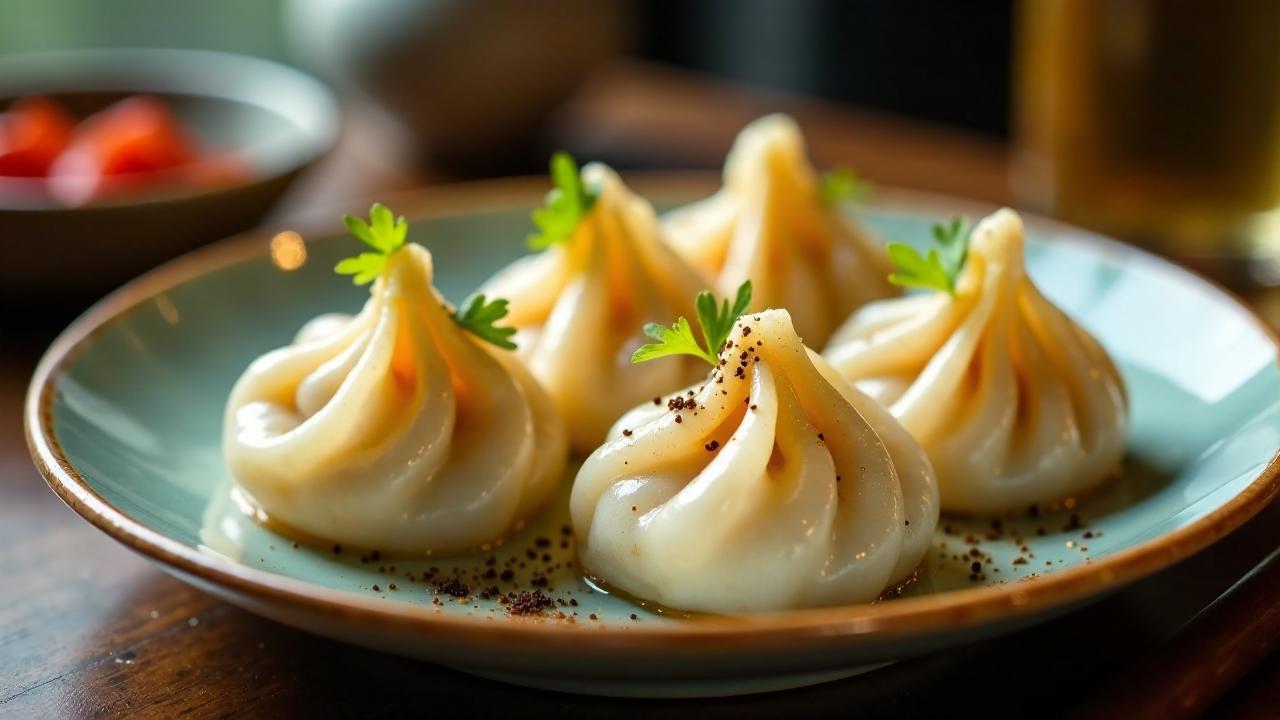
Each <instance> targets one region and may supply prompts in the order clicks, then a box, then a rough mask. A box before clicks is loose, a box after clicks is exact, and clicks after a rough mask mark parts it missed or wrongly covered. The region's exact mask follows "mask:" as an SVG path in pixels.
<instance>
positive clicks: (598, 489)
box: [570, 310, 938, 613]
mask: <svg viewBox="0 0 1280 720" xmlns="http://www.w3.org/2000/svg"><path fill="white" fill-rule="evenodd" d="M744 326H745V327H747V328H750V334H749V335H746V336H744V335H743V334H742V333H743V331H742V329H741V328H742V327H744ZM732 339H733V340H734V341H735V342H734V345H733V346H732V347H728V348H726V349H725V351H724V352H723V353H722V354H721V358H723V359H726V360H727V364H726V365H724V366H722V367H721V369H720V370H718V371H717V372H716V373H715V376H713V377H712V378H710V379H708V380H707V381H706V382H705V383H704V384H702V385H700V386H696V387H694V388H691V389H690V390H689V391H688V392H683V393H680V394H678V395H677V396H675V397H676V398H679V399H680V400H682V401H686V402H685V404H686V405H692V407H684V408H682V409H669V407H668V406H666V405H664V406H655V405H654V404H653V403H652V402H650V403H648V404H646V405H642V406H640V407H638V408H636V409H635V410H633V411H632V412H630V413H628V414H627V415H625V416H623V417H622V418H621V419H620V420H619V421H618V424H617V425H616V426H615V427H614V428H613V431H612V432H611V433H610V437H611V439H610V440H609V441H608V442H606V443H605V444H604V445H603V446H601V447H600V448H599V449H598V450H596V451H595V452H594V453H592V455H591V456H590V457H589V458H588V459H587V461H586V462H585V463H584V464H583V466H582V468H581V470H580V471H579V473H578V476H577V478H576V479H575V481H574V485H573V492H572V495H571V499H570V511H571V513H572V517H573V523H574V531H575V532H576V534H577V538H578V547H579V555H580V557H581V560H582V563H583V565H584V566H585V568H586V570H587V572H589V573H590V574H591V575H593V576H595V577H596V578H598V579H600V580H602V581H603V582H605V583H606V584H607V585H609V586H612V587H615V588H620V589H622V590H624V591H626V592H628V593H630V594H632V595H634V596H636V597H639V598H642V599H645V600H650V601H653V602H656V603H659V604H661V605H664V606H668V607H673V608H679V609H683V610H692V611H703V612H718V613H724V612H744V611H769V610H784V609H791V608H806V607H818V606H830V605H840V604H846V603H859V602H869V601H873V600H875V599H877V598H878V597H879V596H880V595H881V594H882V593H883V592H884V591H885V589H886V588H890V587H892V586H894V585H895V584H898V583H901V582H903V581H905V580H907V579H909V578H910V577H911V576H912V574H913V573H914V571H915V569H916V567H917V566H918V565H919V564H920V561H921V559H922V558H923V557H924V555H925V552H926V551H927V550H928V547H929V543H930V540H931V538H932V536H933V531H934V527H935V526H936V525H937V521H938V490H937V485H936V483H935V481H934V476H933V470H932V469H931V468H930V466H929V461H928V459H927V457H926V456H925V454H924V451H923V450H921V449H920V446H919V445H917V444H916V442H915V440H913V439H912V438H911V436H910V435H909V434H908V433H907V432H906V430H904V429H903V428H902V427H901V426H900V425H899V424H898V423H897V421H895V420H894V419H893V417H892V416H891V415H890V414H889V413H888V411H887V410H885V409H884V408H883V407H881V406H880V405H878V404H877V403H876V402H875V401H874V400H872V399H871V398H869V397H867V396H865V395H863V394H862V393H860V392H858V391H857V390H856V389H854V388H853V386H852V385H850V384H849V383H847V382H845V381H843V380H842V379H841V378H840V377H839V376H838V375H837V374H836V373H835V371H834V370H832V369H831V368H830V367H828V366H827V365H826V363H825V362H824V361H823V360H822V358H821V357H819V356H818V355H817V354H816V353H813V352H812V351H810V350H809V349H808V348H806V347H805V346H804V344H803V343H802V342H801V341H800V338H799V337H798V336H797V335H796V332H795V330H794V328H793V327H792V324H791V318H790V316H789V315H788V314H787V312H786V311H784V310H767V311H765V312H762V313H759V314H757V315H746V316H743V317H742V318H741V319H740V320H739V326H738V327H737V328H735V332H734V333H733V335H732ZM742 353H746V356H747V359H746V360H745V361H743V360H742V359H741V357H742ZM757 358H759V360H758V361H757ZM743 362H745V367H743V365H742V364H743ZM739 368H741V373H740V374H739V372H738V371H739ZM672 402H674V401H672Z"/></svg>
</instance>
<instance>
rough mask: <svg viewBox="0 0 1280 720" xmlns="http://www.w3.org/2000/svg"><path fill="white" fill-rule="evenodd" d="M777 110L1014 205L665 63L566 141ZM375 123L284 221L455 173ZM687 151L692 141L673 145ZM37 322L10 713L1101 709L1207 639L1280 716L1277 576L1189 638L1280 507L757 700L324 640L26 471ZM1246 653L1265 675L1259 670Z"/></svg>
mask: <svg viewBox="0 0 1280 720" xmlns="http://www.w3.org/2000/svg"><path fill="white" fill-rule="evenodd" d="M775 109H786V110H790V111H792V112H794V113H795V114H796V115H797V117H798V118H799V119H800V120H801V122H802V124H803V125H804V126H805V128H806V131H807V132H808V134H809V136H810V139H811V144H812V146H813V152H814V154H815V155H816V156H817V157H818V158H819V160H820V162H823V163H834V162H847V163H851V164H854V165H855V166H857V167H859V168H861V169H862V170H863V171H864V172H865V173H866V174H867V175H869V176H870V177H872V178H876V179H879V180H882V181H886V182H892V183H893V184H899V185H905V186H913V187H923V188H925V189H931V190H937V191H941V192H949V193H952V194H956V195H966V196H970V197H977V198H980V199H984V200H994V201H1003V200H1005V199H1006V198H1007V194H1008V193H1007V186H1006V184H1005V179H1004V178H1005V167H1006V162H1007V160H1006V155H1005V151H1004V149H1003V148H1002V147H1001V146H1000V145H999V144H997V143H996V142H994V141H992V140H988V139H983V138H971V137H967V136H964V135H962V134H959V133H956V132H954V131H950V130H941V129H937V128H930V127H925V126H918V125H914V124H911V123H906V122H901V121H898V120H894V119H889V118H884V117H879V116H875V115H871V114H866V113H860V112H856V111H852V110H847V109H843V108H831V107H828V106H824V105H822V104H819V103H815V102H813V101H808V100H803V99H798V98H788V97H785V96H780V95H776V94H766V93H762V92H760V91H755V90H751V89H749V88H741V87H733V86H728V85H722V84H718V83H711V82H708V81H706V80H703V79H699V78H692V77H687V76H680V75H674V74H672V73H670V72H667V71H661V70H654V69H652V68H647V67H637V66H619V67H617V68H613V69H611V70H609V71H606V72H605V73H604V74H602V75H601V76H600V77H598V78H597V79H596V80H595V81H593V83H592V84H591V85H590V86H588V87H587V88H586V89H585V90H584V93H583V95H582V96H581V97H579V98H578V99H577V100H575V101H574V102H573V103H572V104H571V105H570V106H568V107H567V108H565V109H564V110H563V112H562V113H561V114H560V115H559V116H558V117H557V119H556V122H555V123H554V124H553V126H552V129H551V130H550V135H549V136H548V139H547V142H548V145H549V146H562V145H563V146H565V147H568V148H569V149H571V150H573V151H575V152H576V153H577V154H579V155H580V156H582V157H593V158H602V159H605V160H609V161H612V162H615V163H617V164H619V165H623V166H626V165H644V166H656V165H660V166H673V167H679V166H697V167H710V166H713V165H714V164H715V163H716V162H718V160H719V158H720V156H721V154H722V153H723V151H724V150H725V149H726V148H727V146H728V143H729V141H730V140H731V139H732V137H733V134H734V132H735V131H736V130H737V128H738V127H739V126H740V125H741V124H742V123H743V122H745V121H746V120H748V119H751V118H752V117H755V116H757V115H759V114H761V113H762V112H766V111H770V110H775ZM374 128H376V125H375V124H374V123H373V122H372V121H367V122H366V120H365V119H361V117H360V115H359V112H357V113H356V115H355V116H354V117H353V118H352V123H351V127H350V132H349V133H348V137H347V138H345V139H344V144H343V146H342V148H341V149H340V150H339V152H338V154H337V156H335V157H334V158H332V159H331V160H330V161H329V162H328V163H327V164H326V166H324V167H323V168H322V169H320V170H319V171H318V173H317V174H316V175H315V176H313V177H312V178H310V179H309V180H308V182H307V183H306V184H305V185H304V187H302V188H300V189H299V192H298V193H297V194H295V195H294V197H292V198H291V199H290V200H289V201H288V202H287V203H286V205H285V209H284V210H283V211H282V212H283V213H285V215H283V217H286V218H287V217H288V213H291V212H300V211H302V210H303V209H306V208H308V207H314V206H315V205H316V204H325V205H352V204H354V199H356V198H359V199H360V201H361V202H363V200H364V199H365V198H367V197H368V196H370V195H373V194H376V193H377V192H380V191H386V190H391V189H397V188H403V187H407V186H410V185H415V184H420V183H422V182H427V181H434V180H438V179H441V178H438V177H435V176H430V175H427V174H424V173H422V172H419V171H413V170H407V169H406V168H404V167H403V166H402V164H398V163H397V161H396V159H395V157H394V152H389V154H388V155H387V156H385V157H382V158H378V157H376V154H375V153H372V152H370V149H371V148H373V147H375V146H377V143H374V142H369V140H368V138H369V135H370V134H372V133H376V130H375V129H374ZM362 133H363V135H362ZM670 138H678V139H679V141H680V143H681V144H680V146H679V147H678V148H676V149H672V146H670V145H663V144H662V143H661V142H659V140H660V139H662V140H665V139H670ZM659 147H662V148H665V149H663V150H662V151H659V149H658V148H659ZM382 150H383V151H384V152H387V149H386V148H382ZM640 159H643V162H642V161H641V160H640ZM1255 301H1256V303H1257V306H1258V307H1260V308H1262V309H1263V310H1264V311H1266V312H1275V308H1280V302H1277V301H1276V300H1275V298H1274V297H1273V296H1270V295H1265V296H1262V295H1259V296H1256V297H1255ZM5 310H6V312H5V313H4V314H5V315H11V314H13V313H14V312H18V311H20V312H22V313H23V314H26V313H28V310H27V309H20V308H17V307H6V308H5ZM35 317H36V319H35V321H34V322H24V323H22V324H21V327H16V324H15V323H12V322H9V323H8V324H0V716H3V717H15V718H52V717H104V716H117V717H139V718H149V717H329V716H375V717H389V716H403V715H435V714H440V713H446V712H448V713H451V714H452V713H454V712H457V713H463V714H464V715H465V716H467V717H471V716H475V717H487V716H490V715H499V714H501V715H509V714H511V713H513V712H520V713H530V712H531V713H537V716H542V715H544V714H546V713H557V714H561V715H563V716H566V717H567V716H568V714H570V713H573V714H580V715H596V714H604V713H608V714H609V715H611V716H616V717H641V716H644V717H648V716H652V715H654V714H656V713H672V714H682V713H685V712H696V713H697V714H698V715H700V716H704V717H732V718H742V717H768V716H777V715H779V714H782V713H784V712H790V713H795V712H803V713H804V714H805V716H814V717H819V716H826V715H842V716H849V715H851V714H853V713H856V714H857V715H858V716H865V717H901V716H903V715H904V714H905V715H907V716H913V715H930V716H938V715H941V714H942V713H944V712H945V713H947V714H953V713H955V712H960V711H962V710H966V709H973V710H981V711H982V712H983V714H985V715H989V716H991V715H994V716H1019V717H1033V716H1036V717H1038V716H1048V717H1059V716H1067V715H1071V714H1073V713H1079V712H1086V711H1089V712H1090V713H1092V711H1093V710H1096V709H1097V708H1098V707H1100V706H1099V705H1098V703H1103V705H1102V706H1101V707H1110V705H1108V704H1107V703H1109V702H1110V701H1109V699H1108V698H1109V695H1108V693H1114V692H1116V690H1115V688H1116V687H1117V683H1118V684H1119V687H1120V688H1121V695H1123V694H1124V692H1123V691H1124V688H1125V680H1124V679H1125V678H1126V677H1129V676H1130V674H1131V673H1135V672H1141V671H1143V668H1148V667H1151V665H1150V663H1151V662H1152V658H1153V657H1155V658H1159V657H1160V656H1162V655H1167V654H1170V653H1173V652H1176V651H1177V650H1178V649H1180V648H1185V647H1188V644H1187V643H1188V642H1189V641H1188V637H1190V643H1191V644H1190V647H1193V648H1195V652H1196V653H1199V654H1200V655H1192V656H1190V657H1188V658H1187V659H1186V660H1185V661H1184V663H1183V665H1185V666H1187V667H1189V668H1190V669H1191V672H1183V673H1182V674H1180V675H1179V677H1182V678H1185V679H1186V680H1185V681H1186V682H1189V683H1191V685H1190V686H1188V688H1182V689H1190V690H1191V691H1192V692H1194V691H1195V690H1196V688H1200V689H1201V690H1202V691H1203V693H1204V694H1205V697H1206V698H1208V701H1207V702H1201V703H1199V704H1198V705H1196V706H1195V708H1194V709H1201V708H1204V707H1210V708H1212V710H1213V712H1214V713H1215V714H1217V715H1219V716H1223V717H1258V716H1266V715H1268V714H1270V715H1272V716H1274V715H1275V713H1276V712H1277V708H1280V657H1278V656H1277V655H1276V654H1275V653H1274V652H1272V654H1271V655H1270V656H1269V657H1268V658H1266V659H1264V660H1262V663H1261V664H1260V665H1257V666H1256V667H1252V669H1251V670H1250V669H1248V668H1242V670H1243V671H1242V672H1238V673H1234V674H1233V676H1232V677H1230V678H1229V682H1224V680H1223V678H1222V673H1219V672H1217V671H1216V670H1215V668H1216V667H1219V666H1221V665H1222V663H1224V662H1229V661H1230V660H1231V658H1232V657H1236V656H1234V655H1232V654H1231V653H1233V652H1237V651H1239V652H1240V653H1247V652H1248V649H1247V647H1245V646H1244V645H1231V644H1230V643H1227V642H1226V641H1228V640H1229V639H1230V638H1231V637H1233V633H1234V632H1236V631H1235V630H1234V628H1238V627H1239V625H1238V624H1236V623H1233V622H1230V619H1231V617H1232V616H1235V615H1238V614H1240V613H1245V614H1250V613H1251V614H1254V615H1259V616H1262V617H1263V619H1264V620H1266V621H1267V622H1269V623H1270V624H1262V623H1261V622H1260V623H1255V624H1254V625H1252V626H1251V627H1253V628H1255V631H1256V632H1274V631H1275V612H1276V606H1275V603H1276V602H1277V600H1276V595H1275V592H1276V589H1275V585H1276V580H1275V571H1274V569H1271V570H1265V569H1264V570H1265V571H1266V573H1267V574H1266V575H1264V576H1263V578H1262V581H1261V582H1259V583H1258V584H1257V585H1256V586H1255V587H1254V588H1253V589H1252V590H1250V591H1249V592H1248V593H1247V594H1246V596H1245V599H1246V601H1245V602H1241V601H1240V600H1236V601H1234V602H1233V603H1232V604H1230V605H1228V608H1229V611H1221V610H1220V611H1218V612H1217V614H1216V617H1217V618H1218V620H1217V621H1216V622H1217V624H1215V625H1203V624H1201V623H1199V622H1197V623H1196V624H1195V625H1193V626H1192V627H1191V629H1190V631H1189V632H1187V633H1180V632H1179V631H1180V629H1182V628H1183V626H1184V625H1185V624H1187V623H1188V622H1189V621H1191V620H1192V619H1193V618H1195V617H1196V616H1197V614H1198V613H1201V612H1202V611H1204V609H1205V608H1206V606H1208V605H1210V603H1212V602H1213V601H1214V600H1215V599H1216V598H1218V597H1219V596H1220V595H1221V594H1223V593H1224V592H1225V591H1227V590H1228V589H1229V588H1231V587H1232V586H1233V585H1235V584H1236V583H1237V582H1238V581H1240V579H1241V578H1242V577H1243V576H1244V575H1245V574H1246V573H1248V572H1249V571H1250V570H1251V569H1253V568H1254V567H1255V566H1256V565H1258V564H1259V563H1260V562H1261V561H1263V560H1264V558H1266V557H1267V556H1268V554H1270V553H1271V552H1272V551H1273V550H1275V548H1277V547H1278V546H1280V505H1273V506H1272V507H1270V508H1267V509H1266V510H1264V511H1263V513H1262V514H1261V515H1259V516H1258V517H1256V518H1255V519H1254V520H1252V521H1251V522H1249V523H1248V524H1247V525H1245V526H1244V527H1243V528H1241V529H1240V530H1238V531H1237V532H1235V533H1233V534H1232V535H1231V536H1229V537H1228V538H1226V539H1225V540H1224V541H1222V542H1221V543H1219V544H1217V545H1215V546H1214V547H1212V548H1210V549H1208V550H1206V551H1204V552H1202V553H1200V554H1199V555H1197V556H1195V557H1193V558H1191V559H1189V560H1187V561H1185V562H1183V563H1181V564H1179V565H1177V566H1176V567H1174V568H1171V569H1169V570H1167V571H1165V572H1162V573H1160V574H1159V575H1157V576H1155V577H1153V578H1150V579H1148V580H1146V581H1143V582H1141V583H1139V584H1137V585H1134V586H1132V587H1130V588H1128V589H1125V590H1123V591H1121V592H1119V593H1117V594H1115V595H1113V596H1111V597H1109V598H1107V599H1105V600H1103V601H1101V602H1099V603H1097V604H1094V605H1092V606H1090V607H1087V608H1084V609H1082V610H1079V611H1076V612H1074V613H1072V614H1069V615H1067V616H1065V617H1062V618H1060V619H1058V620H1056V621H1053V622H1049V623H1046V624H1044V625H1041V626H1038V627H1035V628H1032V629H1029V630H1026V631H1023V632H1020V633H1017V634H1014V635H1011V636H1007V637H1004V638H1001V639H998V640H995V641H991V642H987V643H982V644H977V645H973V646H969V647H964V648H960V649H958V650H955V651H952V652H948V653H944V654H940V655H934V656H929V657H924V658H919V659H915V660H910V661H906V662H902V663H898V664H896V665H893V666H890V667H887V668H885V669H883V670H880V671H877V672H875V673H873V674H870V675H867V676H863V677H859V678H853V679H850V680H847V681H842V682H838V683H832V684H829V685H824V686H820V687H815V688H808V689H803V690H796V691H789V692H783V693H775V694H771V695H765V696H759V697H751V698H737V699H732V698H731V699H723V700H705V701H685V702H678V703H677V702H642V701H622V700H607V699H598V698H584V697H575V696H570V695H560V694H555V693H548V692H541V691H533V690H526V689H522V688H517V687H511V686H506V685H501V684H498V683H494V682H490V681H486V680H481V679H477V678H472V677H469V676H466V675H462V674H460V673H457V672H454V671H451V670H448V669H445V668H440V667H436V666H432V665H427V664H423V663H419V662H414V661H409V660H403V659H400V658H396V657H391V656H387V655H383V654H379V653H375V652H371V651H366V650H362V649H359V648H355V647H351V646H347V645H342V644H339V643H336V642H333V641H329V640H325V639H321V638H317V637H313V636H309V635H306V634H303V633H300V632H298V631H295V630H291V629H289V628H285V627H283V626H280V625H276V624H274V623H272V622H269V621H266V620H262V619H259V618H257V617H255V616H253V615H251V614H249V613H246V612H244V611H241V610H239V609H237V608H234V607H232V606H229V605H226V604H225V603H222V602H220V601H217V600H214V599H213V598H211V597H210V596H208V595H205V594H204V593H201V592H199V591H197V590H194V589H192V588H190V587H188V586H186V585H184V584H182V583H180V582H179V581H177V580H174V579H172V578H170V577H169V576H168V575H166V574H164V573H163V572H162V571H161V570H159V569H158V568H157V567H155V566H154V565H152V564H150V563H148V562H146V561H145V560H143V559H142V558H140V557H137V556H135V555H133V554H131V553H130V552H129V551H127V550H125V549H123V548H122V547H120V546H118V545H116V544H115V543H113V542H112V541H110V540H109V539H107V538H106V537H105V536H103V535H102V534H100V533H98V532H97V531H96V530H94V529H93V528H92V527H90V526H89V525H88V524H87V523H85V522H84V521H82V520H80V519H79V518H78V517H76V516H75V515H73V514H72V513H71V512H70V511H68V510H67V509H66V508H65V507H63V506H62V505H61V504H60V503H59V501H58V500H57V499H56V498H55V497H54V496H53V494H52V493H51V492H50V491H49V490H48V489H47V488H46V487H45V484H44V482H43V480H42V479H41V478H40V477H39V476H38V474H37V473H36V471H35V470H34V468H33V467H32V465H31V462H30V460H29V459H28V456H27V452H26V446H25V441H24V439H23V436H22V428H21V419H20V409H21V404H22V396H23V393H24V392H25V387H26V383H27V380H28V378H29V376H30V373H31V371H32V369H33V368H34V364H35V361H36V360H37V358H38V355H39V353H40V352H41V350H42V349H43V347H44V346H45V345H46V344H47V342H48V341H49V340H50V339H52V336H53V334H54V333H56V331H57V330H58V329H60V328H61V326H62V324H63V323H64V322H65V321H66V320H67V319H69V318H68V316H67V309H61V310H58V309H54V310H52V311H47V312H44V313H42V314H37V315H36V316H35ZM1273 317H1280V312H1278V313H1277V314H1276V315H1275V316H1273ZM1273 565H1274V563H1273ZM1267 593H1270V595H1268V594H1267ZM1250 600H1251V602H1250ZM1209 612H1210V613H1212V612H1213V611H1212V610H1211V611H1209ZM1199 627H1211V628H1212V629H1210V630H1197V629H1196V628H1199ZM1224 648H1225V650H1224ZM1220 652H1226V653H1227V657H1223V656H1222V655H1221V654H1220ZM1215 653H1219V654H1215ZM1256 654H1257V653H1255V655H1256ZM1238 657H1239V659H1241V660H1242V661H1243V660H1246V659H1247V660H1248V661H1249V662H1248V665H1249V666H1253V665H1254V664H1255V662H1256V661H1257V660H1258V658H1257V657H1246V655H1244V654H1241V655H1239V656H1238ZM1201 665H1202V666H1203V671H1202V672H1197V670H1198V669H1199V668H1200V666H1201ZM1182 669H1183V670H1186V669H1187V668H1186V667H1183V668H1182ZM1090 703H1093V704H1092V705H1091V704H1090ZM1147 707H1148V706H1147V705H1145V704H1141V703H1140V704H1139V705H1138V706H1137V708H1136V709H1134V708H1132V707H1129V708H1127V709H1126V713H1127V714H1129V715H1133V714H1135V713H1136V714H1138V715H1142V714H1144V712H1143V711H1144V709H1146V708H1147ZM1150 707H1152V708H1154V706H1150ZM1168 713H1169V714H1166V715H1164V716H1166V717H1168V716H1175V715H1177V714H1179V711H1178V709H1177V707H1174V708H1173V709H1168Z"/></svg>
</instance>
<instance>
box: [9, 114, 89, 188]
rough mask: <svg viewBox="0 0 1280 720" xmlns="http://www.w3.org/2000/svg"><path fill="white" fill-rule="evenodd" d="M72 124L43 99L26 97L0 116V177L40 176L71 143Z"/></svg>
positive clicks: (68, 118)
mask: <svg viewBox="0 0 1280 720" xmlns="http://www.w3.org/2000/svg"><path fill="white" fill-rule="evenodd" d="M74 127H75V121H74V120H73V119H72V117H71V116H70V115H68V114H67V112H66V111H65V110H63V109H62V107H61V106H59V105H58V104H57V103H56V102H54V101H53V100H50V99H49V98H46V97H27V98H22V99H19V100H17V101H16V102H14V103H13V104H12V105H11V106H10V107H9V110H8V112H4V113H0V175H5V176H10V177H43V176H44V175H45V174H47V173H48V172H49V167H50V166H51V165H52V164H53V162H54V160H55V159H56V158H57V157H58V155H59V154H60V153H61V152H62V151H63V148H65V147H66V146H67V143H68V142H69V141H70V140H71V134H72V131H73V129H74Z"/></svg>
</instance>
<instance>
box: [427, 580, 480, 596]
mask: <svg viewBox="0 0 1280 720" xmlns="http://www.w3.org/2000/svg"><path fill="white" fill-rule="evenodd" d="M436 592H438V593H444V594H445V595H452V596H454V597H456V598H464V597H467V596H469V595H471V586H469V585H467V584H466V583H464V582H462V581H461V580H459V579H458V578H449V579H448V580H442V581H440V582H438V583H436Z"/></svg>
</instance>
